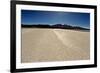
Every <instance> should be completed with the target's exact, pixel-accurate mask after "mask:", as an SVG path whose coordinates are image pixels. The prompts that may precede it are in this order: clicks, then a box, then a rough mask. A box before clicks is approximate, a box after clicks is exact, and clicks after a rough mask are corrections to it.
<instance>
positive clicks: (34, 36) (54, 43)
mask: <svg viewBox="0 0 100 73" xmlns="http://www.w3.org/2000/svg"><path fill="white" fill-rule="evenodd" d="M21 40H22V50H21V51H22V52H21V62H22V63H30V62H48V61H70V60H87V59H89V58H90V32H85V31H75V30H68V29H44V28H22V39H21Z"/></svg>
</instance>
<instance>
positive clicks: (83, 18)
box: [21, 10, 90, 28]
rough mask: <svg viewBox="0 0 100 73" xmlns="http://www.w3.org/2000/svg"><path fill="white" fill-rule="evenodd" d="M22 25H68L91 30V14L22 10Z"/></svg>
mask: <svg viewBox="0 0 100 73" xmlns="http://www.w3.org/2000/svg"><path fill="white" fill-rule="evenodd" d="M21 24H24V25H32V24H49V25H54V24H68V25H72V26H81V27H85V28H90V13H79V12H77V13H76V12H60V11H59V12H58V11H36V10H21Z"/></svg>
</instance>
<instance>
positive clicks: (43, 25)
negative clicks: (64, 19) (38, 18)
mask: <svg viewBox="0 0 100 73" xmlns="http://www.w3.org/2000/svg"><path fill="white" fill-rule="evenodd" d="M22 27H24V28H57V29H59V28H60V29H74V30H90V29H87V28H84V27H80V26H71V25H68V24H54V25H49V24H31V25H28V24H22Z"/></svg>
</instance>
